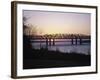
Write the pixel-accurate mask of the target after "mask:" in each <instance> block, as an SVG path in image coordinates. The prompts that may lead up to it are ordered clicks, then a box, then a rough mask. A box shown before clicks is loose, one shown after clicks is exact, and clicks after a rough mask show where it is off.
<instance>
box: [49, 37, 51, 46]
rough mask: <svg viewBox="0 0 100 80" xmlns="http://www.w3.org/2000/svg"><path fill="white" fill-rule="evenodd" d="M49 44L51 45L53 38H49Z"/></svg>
mask: <svg viewBox="0 0 100 80" xmlns="http://www.w3.org/2000/svg"><path fill="white" fill-rule="evenodd" d="M49 46H51V38H49Z"/></svg>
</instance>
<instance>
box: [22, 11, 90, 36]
mask: <svg viewBox="0 0 100 80" xmlns="http://www.w3.org/2000/svg"><path fill="white" fill-rule="evenodd" d="M23 17H26V18H27V20H26V24H31V25H33V26H34V27H36V29H37V30H38V34H59V33H60V34H64V33H67V34H87V35H89V34H90V26H91V25H90V24H91V23H90V22H91V14H89V13H71V12H52V11H34V10H32V11H31V10H24V11H23Z"/></svg>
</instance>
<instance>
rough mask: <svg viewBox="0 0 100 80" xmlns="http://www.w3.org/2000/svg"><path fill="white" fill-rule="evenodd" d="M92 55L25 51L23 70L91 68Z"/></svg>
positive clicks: (42, 50)
mask: <svg viewBox="0 0 100 80" xmlns="http://www.w3.org/2000/svg"><path fill="white" fill-rule="evenodd" d="M90 63H91V58H90V55H84V54H79V53H74V52H73V53H61V52H59V51H48V50H47V49H41V50H35V49H33V50H31V51H27V50H24V57H23V69H35V68H53V67H77V66H90V65H91V64H90Z"/></svg>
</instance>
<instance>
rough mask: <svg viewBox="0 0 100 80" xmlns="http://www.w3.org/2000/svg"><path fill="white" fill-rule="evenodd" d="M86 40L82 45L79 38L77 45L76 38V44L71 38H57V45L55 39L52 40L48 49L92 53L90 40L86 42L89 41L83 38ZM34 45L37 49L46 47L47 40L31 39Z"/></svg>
mask: <svg viewBox="0 0 100 80" xmlns="http://www.w3.org/2000/svg"><path fill="white" fill-rule="evenodd" d="M82 41H84V42H83V43H82V44H81V45H80V44H79V40H78V41H77V45H75V40H74V42H73V43H74V45H72V43H71V39H56V40H55V45H53V40H51V46H50V45H48V50H53V51H60V52H64V53H71V52H76V53H81V54H86V55H88V54H90V42H85V41H87V40H86V39H83V40H82ZM31 43H32V47H33V48H35V49H40V48H46V40H44V39H42V40H39V39H38V40H37V39H36V40H31Z"/></svg>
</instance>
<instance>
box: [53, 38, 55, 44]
mask: <svg viewBox="0 0 100 80" xmlns="http://www.w3.org/2000/svg"><path fill="white" fill-rule="evenodd" d="M53 46H55V39H54V38H53Z"/></svg>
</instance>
